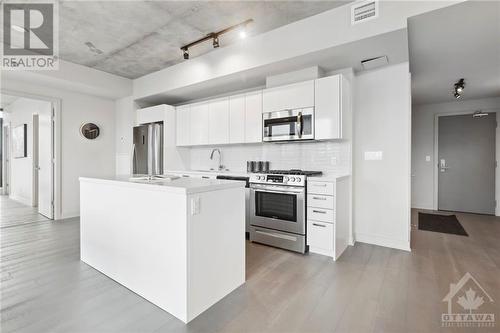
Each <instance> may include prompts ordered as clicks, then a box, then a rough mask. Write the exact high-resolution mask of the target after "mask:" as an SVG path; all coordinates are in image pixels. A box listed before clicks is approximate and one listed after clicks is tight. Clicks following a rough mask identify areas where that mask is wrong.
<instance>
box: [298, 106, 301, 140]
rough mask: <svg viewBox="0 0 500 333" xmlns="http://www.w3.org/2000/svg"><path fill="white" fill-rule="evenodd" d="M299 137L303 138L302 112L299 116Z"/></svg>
mask: <svg viewBox="0 0 500 333" xmlns="http://www.w3.org/2000/svg"><path fill="white" fill-rule="evenodd" d="M297 135H298V136H299V138H301V137H302V112H299V114H298V115H297Z"/></svg>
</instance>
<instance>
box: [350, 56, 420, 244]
mask: <svg viewBox="0 0 500 333" xmlns="http://www.w3.org/2000/svg"><path fill="white" fill-rule="evenodd" d="M353 91H354V92H353V94H354V95H353V96H354V97H353V98H354V100H353V103H354V105H353V110H354V124H353V135H354V139H353V168H354V175H353V179H354V185H353V191H354V192H353V197H354V203H353V224H354V237H355V240H356V241H359V242H366V243H371V244H377V245H382V246H389V247H394V248H399V249H404V250H409V248H410V239H409V237H410V234H409V231H410V126H411V123H410V121H411V106H410V103H411V101H410V96H411V93H410V74H409V68H408V63H403V64H399V65H395V66H390V67H384V68H381V69H378V70H373V71H369V72H365V73H362V74H360V75H358V76H356V77H355V80H354V89H353ZM371 151H381V152H382V153H383V157H382V160H365V159H364V153H365V152H371Z"/></svg>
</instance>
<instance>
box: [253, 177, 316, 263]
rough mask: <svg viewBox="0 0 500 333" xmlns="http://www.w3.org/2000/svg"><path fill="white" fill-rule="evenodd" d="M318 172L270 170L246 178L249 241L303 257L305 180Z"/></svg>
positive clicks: (304, 244) (304, 245)
mask: <svg viewBox="0 0 500 333" xmlns="http://www.w3.org/2000/svg"><path fill="white" fill-rule="evenodd" d="M320 174H321V172H320V171H302V170H271V171H270V172H269V173H256V174H252V175H251V176H250V240H251V241H252V242H258V243H263V244H267V245H272V246H276V247H280V248H284V249H287V250H292V251H296V252H301V253H305V252H306V251H307V248H306V185H307V176H308V175H309V176H311V175H320Z"/></svg>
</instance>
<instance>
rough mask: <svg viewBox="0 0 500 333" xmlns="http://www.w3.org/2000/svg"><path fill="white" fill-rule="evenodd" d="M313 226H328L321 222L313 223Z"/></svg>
mask: <svg viewBox="0 0 500 333" xmlns="http://www.w3.org/2000/svg"><path fill="white" fill-rule="evenodd" d="M313 226H315V227H321V228H326V225H324V224H319V223H313Z"/></svg>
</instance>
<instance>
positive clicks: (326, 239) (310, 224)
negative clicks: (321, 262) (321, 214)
mask: <svg viewBox="0 0 500 333" xmlns="http://www.w3.org/2000/svg"><path fill="white" fill-rule="evenodd" d="M333 233H334V231H333V224H330V223H323V222H317V221H307V245H309V246H310V247H313V248H316V249H321V250H323V251H325V252H332V253H333V236H334V235H333Z"/></svg>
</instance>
